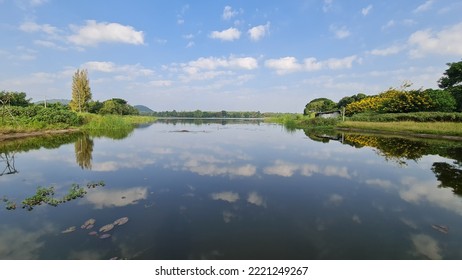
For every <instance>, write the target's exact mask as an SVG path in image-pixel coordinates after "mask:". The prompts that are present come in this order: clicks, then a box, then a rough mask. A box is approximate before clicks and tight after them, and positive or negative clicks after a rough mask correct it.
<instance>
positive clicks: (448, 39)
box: [408, 22, 462, 58]
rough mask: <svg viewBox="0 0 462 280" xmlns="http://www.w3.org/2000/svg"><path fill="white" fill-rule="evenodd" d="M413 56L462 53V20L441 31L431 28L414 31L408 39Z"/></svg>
mask: <svg viewBox="0 0 462 280" xmlns="http://www.w3.org/2000/svg"><path fill="white" fill-rule="evenodd" d="M408 43H409V44H410V46H411V50H410V55H411V57H414V58H417V57H423V56H424V55H426V54H440V55H458V56H460V55H462V22H461V23H458V24H455V25H453V26H449V27H446V28H444V29H442V30H440V31H439V32H434V31H432V30H431V29H426V30H419V31H417V32H414V33H413V34H412V35H411V36H410V37H409V40H408Z"/></svg>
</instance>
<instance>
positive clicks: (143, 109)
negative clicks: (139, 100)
mask: <svg viewBox="0 0 462 280" xmlns="http://www.w3.org/2000/svg"><path fill="white" fill-rule="evenodd" d="M133 107H135V108H136V109H138V111H139V112H140V114H150V113H153V112H154V111H153V110H151V109H150V108H149V107H146V106H144V105H135V106H133Z"/></svg>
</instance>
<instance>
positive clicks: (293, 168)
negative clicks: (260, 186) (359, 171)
mask: <svg viewBox="0 0 462 280" xmlns="http://www.w3.org/2000/svg"><path fill="white" fill-rule="evenodd" d="M296 172H300V174H301V175H303V176H307V177H309V176H312V175H313V174H322V175H325V176H336V177H342V178H346V179H350V178H351V177H352V175H350V174H349V172H348V168H346V167H345V166H333V165H327V166H325V167H321V166H319V165H316V164H295V163H290V162H286V161H283V160H279V159H278V160H275V161H274V164H273V165H271V166H267V167H265V168H264V169H263V173H265V174H267V175H277V176H282V177H292V176H293V175H294V174H295V173H296Z"/></svg>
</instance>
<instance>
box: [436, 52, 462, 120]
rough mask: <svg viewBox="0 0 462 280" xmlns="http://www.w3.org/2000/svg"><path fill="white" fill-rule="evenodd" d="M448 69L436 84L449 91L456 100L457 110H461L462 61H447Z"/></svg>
mask: <svg viewBox="0 0 462 280" xmlns="http://www.w3.org/2000/svg"><path fill="white" fill-rule="evenodd" d="M446 65H447V66H449V68H448V69H446V71H445V72H444V74H443V77H441V79H439V81H438V86H439V87H440V88H442V89H445V90H447V91H449V92H450V93H451V94H452V95H453V96H454V98H455V99H456V101H457V110H458V111H462V61H459V62H454V63H447V64H446Z"/></svg>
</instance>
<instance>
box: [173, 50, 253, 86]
mask: <svg viewBox="0 0 462 280" xmlns="http://www.w3.org/2000/svg"><path fill="white" fill-rule="evenodd" d="M256 68H258V61H257V59H255V58H253V57H235V56H230V57H228V58H226V57H221V58H220V57H200V58H198V59H196V60H192V61H189V62H188V63H182V64H180V69H181V71H182V72H183V73H185V74H186V75H187V77H184V80H185V81H190V80H209V79H213V78H216V77H217V76H221V75H233V74H234V73H233V72H230V71H218V69H223V70H254V69H256ZM172 70H173V71H176V69H175V67H173V69H172Z"/></svg>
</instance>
